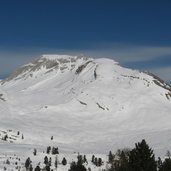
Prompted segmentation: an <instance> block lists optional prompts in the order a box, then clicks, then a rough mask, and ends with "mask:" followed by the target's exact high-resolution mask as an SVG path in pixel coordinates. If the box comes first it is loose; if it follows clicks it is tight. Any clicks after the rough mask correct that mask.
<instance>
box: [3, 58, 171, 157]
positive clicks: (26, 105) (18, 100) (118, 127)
mask: <svg viewBox="0 0 171 171" xmlns="http://www.w3.org/2000/svg"><path fill="white" fill-rule="evenodd" d="M170 111H171V87H170V86H169V85H167V84H166V83H164V82H163V81H162V80H160V79H159V78H157V77H155V76H154V75H152V74H148V73H143V72H139V71H136V70H131V69H127V68H123V67H121V66H120V65H119V64H118V63H117V62H115V61H113V60H111V59H107V58H100V59H92V58H86V57H82V56H67V55H43V56H42V57H41V58H39V59H37V60H35V61H33V62H32V63H29V64H27V65H24V66H22V67H21V68H19V69H18V70H17V71H16V72H14V73H13V74H12V75H11V76H10V77H9V78H7V79H6V80H3V81H1V85H0V113H1V114H0V130H1V129H2V130H13V131H14V132H16V131H20V132H22V133H23V136H24V138H23V139H21V138H20V139H19V140H17V141H16V142H14V143H13V144H10V145H9V143H8V142H6V141H3V140H2V141H1V142H0V149H1V148H3V150H4V151H5V148H6V147H7V148H8V151H10V149H11V150H13V151H15V149H18V148H20V147H21V149H25V150H26V149H27V148H29V147H32V146H39V147H40V148H41V147H45V146H47V145H49V144H57V145H58V146H59V148H60V149H61V151H63V152H67V153H72V152H74V151H76V152H78V151H79V152H83V153H101V154H103V153H107V152H108V151H109V150H115V149H118V148H123V147H129V146H130V147H132V146H133V145H134V143H135V142H137V141H140V140H141V139H142V138H145V139H146V140H147V142H149V143H150V145H151V146H152V147H153V148H154V149H155V152H156V154H159V155H162V154H165V152H166V150H171V124H170V123H171V113H170ZM51 136H53V137H54V138H53V141H52V140H51ZM6 144H8V145H6ZM16 151H17V150H16ZM26 151H27V150H26Z"/></svg>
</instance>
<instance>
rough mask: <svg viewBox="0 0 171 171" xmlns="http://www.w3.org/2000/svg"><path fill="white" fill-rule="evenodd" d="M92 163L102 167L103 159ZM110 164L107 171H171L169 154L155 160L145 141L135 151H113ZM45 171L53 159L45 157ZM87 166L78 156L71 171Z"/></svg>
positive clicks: (28, 165)
mask: <svg viewBox="0 0 171 171" xmlns="http://www.w3.org/2000/svg"><path fill="white" fill-rule="evenodd" d="M50 152H51V154H58V153H59V152H58V148H55V147H53V148H51V147H47V153H48V154H50ZM36 153H37V151H36V150H34V154H35V155H36ZM91 162H92V163H93V164H94V165H96V166H97V167H99V166H102V164H103V161H102V159H101V158H97V157H95V156H94V155H93V156H92V160H91ZM61 163H62V165H66V164H67V160H66V158H65V157H64V158H63V159H62V161H61ZM108 163H109V167H108V168H106V171H171V155H170V152H168V155H167V158H165V159H164V160H163V161H162V160H161V158H158V159H157V160H155V155H154V153H153V150H152V149H151V148H150V147H149V145H148V144H147V143H146V141H145V140H142V141H141V142H139V143H136V144H135V147H134V148H133V149H131V150H130V149H123V150H118V151H117V152H116V153H115V154H113V153H112V152H111V151H110V152H109V155H108ZM44 164H45V168H44V169H45V170H46V171H50V167H51V157H50V158H48V157H47V156H45V157H44ZM85 164H88V161H87V159H86V155H83V156H82V155H79V154H78V156H77V162H75V161H74V162H72V163H71V165H70V169H69V171H86V170H87V169H86V167H85ZM54 166H55V168H56V169H57V167H58V159H57V155H56V159H55V162H54ZM25 167H26V170H29V171H32V170H33V167H32V162H31V160H30V158H29V157H28V158H27V160H26V162H25ZM34 170H35V171H40V170H41V169H40V167H39V166H37V167H36V168H35V169H34Z"/></svg>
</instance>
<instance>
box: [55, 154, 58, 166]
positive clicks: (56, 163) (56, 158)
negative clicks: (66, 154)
mask: <svg viewBox="0 0 171 171" xmlns="http://www.w3.org/2000/svg"><path fill="white" fill-rule="evenodd" d="M55 168H56V169H57V168H58V156H57V155H56V157H55Z"/></svg>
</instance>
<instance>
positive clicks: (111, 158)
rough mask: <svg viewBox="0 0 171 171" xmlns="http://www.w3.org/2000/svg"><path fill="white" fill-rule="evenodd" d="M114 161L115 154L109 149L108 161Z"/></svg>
mask: <svg viewBox="0 0 171 171" xmlns="http://www.w3.org/2000/svg"><path fill="white" fill-rule="evenodd" d="M112 161H113V154H112V152H111V151H109V156H108V162H109V163H112Z"/></svg>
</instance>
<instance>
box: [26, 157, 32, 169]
mask: <svg viewBox="0 0 171 171" xmlns="http://www.w3.org/2000/svg"><path fill="white" fill-rule="evenodd" d="M30 164H31V160H30V157H28V158H27V159H26V162H25V168H26V170H28V169H29V166H30Z"/></svg>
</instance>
